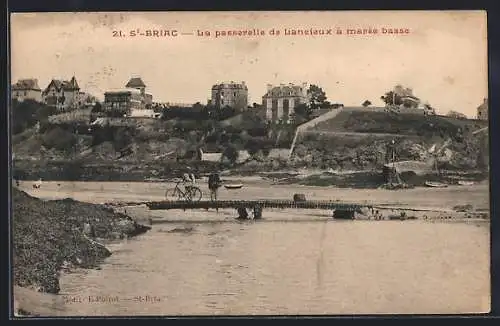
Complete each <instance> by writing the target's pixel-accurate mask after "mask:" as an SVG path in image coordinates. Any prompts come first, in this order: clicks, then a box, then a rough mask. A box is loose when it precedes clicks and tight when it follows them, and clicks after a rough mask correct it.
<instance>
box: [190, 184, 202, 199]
mask: <svg viewBox="0 0 500 326" xmlns="http://www.w3.org/2000/svg"><path fill="white" fill-rule="evenodd" d="M201 196H202V194H201V190H200V188H198V187H192V188H191V189H190V190H189V197H190V200H191V201H200V200H201Z"/></svg>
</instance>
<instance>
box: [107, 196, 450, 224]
mask: <svg viewBox="0 0 500 326" xmlns="http://www.w3.org/2000/svg"><path fill="white" fill-rule="evenodd" d="M107 205H109V206H137V205H146V206H147V207H148V208H149V209H150V210H171V209H179V210H188V209H206V210H208V209H228V208H232V209H236V211H237V212H238V216H239V218H250V216H249V211H250V212H251V213H253V214H252V215H253V218H254V219H260V218H262V212H263V210H264V208H278V209H285V208H292V209H293V208H295V209H324V210H331V211H333V218H335V219H354V218H355V213H356V212H357V213H362V212H363V211H364V212H365V213H368V214H369V215H371V216H373V218H375V219H377V218H378V216H380V215H379V210H381V211H385V210H389V211H392V212H399V213H398V214H396V215H393V217H392V218H391V219H393V218H397V219H407V218H410V217H409V216H406V212H407V211H425V212H439V211H441V210H437V209H425V208H410V207H401V206H400V207H394V206H388V205H387V206H386V205H376V206H375V205H373V204H369V203H347V202H341V201H333V200H330V201H328V200H286V199H267V200H217V201H212V200H202V201H185V200H174V201H169V200H163V201H144V202H120V203H116V202H115V203H108V204H107ZM367 211H368V212H367Z"/></svg>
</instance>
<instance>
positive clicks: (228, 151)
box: [222, 145, 239, 164]
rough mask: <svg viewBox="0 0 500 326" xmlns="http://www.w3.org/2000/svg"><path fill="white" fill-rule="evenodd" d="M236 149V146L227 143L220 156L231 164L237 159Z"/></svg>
mask: <svg viewBox="0 0 500 326" xmlns="http://www.w3.org/2000/svg"><path fill="white" fill-rule="evenodd" d="M238 155H239V153H238V150H237V149H236V147H234V146H232V145H229V146H228V147H226V148H225V149H224V152H222V157H224V158H226V159H227V160H228V161H229V162H230V163H231V164H234V163H236V161H237V160H238Z"/></svg>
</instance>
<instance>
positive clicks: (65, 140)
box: [42, 127, 76, 152]
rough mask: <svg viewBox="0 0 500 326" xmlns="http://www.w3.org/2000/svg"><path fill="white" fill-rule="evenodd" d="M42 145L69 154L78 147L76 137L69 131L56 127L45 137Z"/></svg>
mask: <svg viewBox="0 0 500 326" xmlns="http://www.w3.org/2000/svg"><path fill="white" fill-rule="evenodd" d="M42 144H43V146H45V147H47V148H53V149H56V150H60V151H66V152H69V151H71V150H72V149H73V148H74V146H75V145H76V136H75V135H74V134H73V133H71V132H69V131H67V130H64V129H62V128H59V127H56V128H53V129H51V130H49V131H47V132H46V133H45V134H44V135H43V137H42Z"/></svg>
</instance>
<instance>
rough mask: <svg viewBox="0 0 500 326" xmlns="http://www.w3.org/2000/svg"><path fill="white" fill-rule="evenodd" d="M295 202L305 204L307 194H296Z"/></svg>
mask: <svg viewBox="0 0 500 326" xmlns="http://www.w3.org/2000/svg"><path fill="white" fill-rule="evenodd" d="M293 201H295V202H305V201H306V195H305V194H294V195H293Z"/></svg>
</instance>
